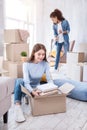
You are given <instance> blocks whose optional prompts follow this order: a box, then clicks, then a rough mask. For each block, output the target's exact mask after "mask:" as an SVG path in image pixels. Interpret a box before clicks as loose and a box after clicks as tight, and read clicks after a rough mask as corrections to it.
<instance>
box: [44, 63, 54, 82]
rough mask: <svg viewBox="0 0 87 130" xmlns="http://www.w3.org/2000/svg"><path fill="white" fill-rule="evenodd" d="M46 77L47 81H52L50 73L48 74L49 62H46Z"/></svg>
mask: <svg viewBox="0 0 87 130" xmlns="http://www.w3.org/2000/svg"><path fill="white" fill-rule="evenodd" d="M45 73H46V79H47V82H51V83H53V80H52V77H51V74H50V67H49V64H48V63H47V62H46V72H45Z"/></svg>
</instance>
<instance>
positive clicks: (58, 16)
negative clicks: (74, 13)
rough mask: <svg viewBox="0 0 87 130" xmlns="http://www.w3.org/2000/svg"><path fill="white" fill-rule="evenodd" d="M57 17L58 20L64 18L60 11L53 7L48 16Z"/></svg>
mask: <svg viewBox="0 0 87 130" xmlns="http://www.w3.org/2000/svg"><path fill="white" fill-rule="evenodd" d="M55 17H57V19H58V20H60V21H63V20H65V18H64V17H63V14H62V12H61V11H60V10H59V9H55V10H54V11H53V12H52V13H51V14H50V18H55Z"/></svg>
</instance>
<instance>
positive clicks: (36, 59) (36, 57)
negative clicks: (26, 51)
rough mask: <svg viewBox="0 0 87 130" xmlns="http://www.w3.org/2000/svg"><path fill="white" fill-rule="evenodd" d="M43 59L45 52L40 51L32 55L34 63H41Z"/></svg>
mask: <svg viewBox="0 0 87 130" xmlns="http://www.w3.org/2000/svg"><path fill="white" fill-rule="evenodd" d="M44 57H45V51H44V50H43V49H41V50H39V51H37V52H35V53H34V62H35V63H38V62H41V61H43V59H44Z"/></svg>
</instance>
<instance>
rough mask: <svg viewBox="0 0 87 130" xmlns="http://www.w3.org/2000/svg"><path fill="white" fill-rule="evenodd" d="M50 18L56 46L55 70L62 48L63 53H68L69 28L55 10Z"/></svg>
mask: <svg viewBox="0 0 87 130" xmlns="http://www.w3.org/2000/svg"><path fill="white" fill-rule="evenodd" d="M50 18H51V20H52V21H53V30H54V36H55V44H56V62H55V69H56V70H57V68H58V65H59V61H60V52H61V49H62V46H64V53H65V55H66V54H67V51H69V35H68V33H69V32H70V26H69V23H68V21H67V20H66V19H65V18H64V17H63V15H62V12H61V11H60V10H58V9H55V10H54V11H53V12H52V13H51V14H50Z"/></svg>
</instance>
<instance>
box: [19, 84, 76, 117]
mask: <svg viewBox="0 0 87 130" xmlns="http://www.w3.org/2000/svg"><path fill="white" fill-rule="evenodd" d="M73 88H74V86H73V85H72V84H69V83H65V84H63V85H62V86H61V87H60V88H58V90H59V93H58V94H53V95H44V96H37V97H32V95H31V94H30V93H29V91H28V90H27V89H26V88H25V87H24V86H22V85H21V90H22V92H24V93H25V94H27V95H28V96H29V97H30V104H31V112H32V115H33V116H39V115H46V114H54V113H61V112H66V95H67V94H68V93H69V92H70V91H71V90H72V89H73Z"/></svg>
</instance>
